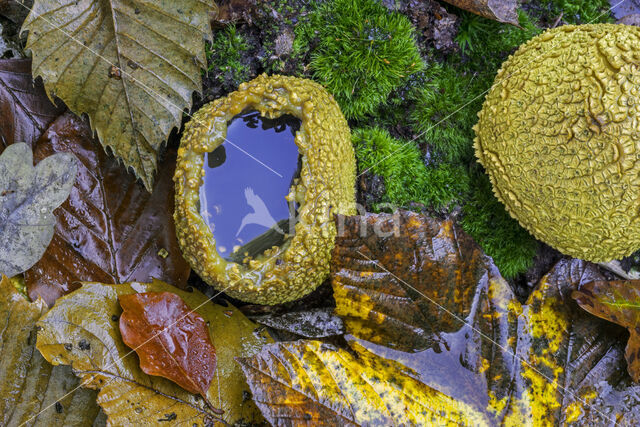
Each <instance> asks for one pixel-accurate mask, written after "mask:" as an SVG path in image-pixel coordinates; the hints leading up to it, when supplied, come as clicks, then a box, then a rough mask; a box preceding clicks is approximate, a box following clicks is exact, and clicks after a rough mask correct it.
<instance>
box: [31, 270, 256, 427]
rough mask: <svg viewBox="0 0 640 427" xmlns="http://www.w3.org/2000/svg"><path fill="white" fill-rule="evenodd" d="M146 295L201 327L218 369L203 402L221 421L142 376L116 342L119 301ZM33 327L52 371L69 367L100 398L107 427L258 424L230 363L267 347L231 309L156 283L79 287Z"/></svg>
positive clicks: (166, 384)
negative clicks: (173, 304)
mask: <svg viewBox="0 0 640 427" xmlns="http://www.w3.org/2000/svg"><path fill="white" fill-rule="evenodd" d="M148 292H174V293H175V294H177V295H178V296H179V297H180V298H181V299H182V300H183V301H184V302H185V303H186V304H187V305H188V306H189V307H190V308H191V309H193V310H195V311H196V312H197V313H198V314H199V315H200V316H202V318H204V319H205V320H206V322H207V325H208V332H209V334H210V337H211V339H212V341H213V345H214V346H215V348H216V354H217V362H218V363H217V369H216V371H215V375H214V378H213V381H212V383H211V386H210V387H209V390H208V391H207V400H208V401H209V402H211V404H212V405H214V406H215V407H217V408H220V409H222V410H223V411H224V414H223V415H218V414H216V413H214V412H213V411H212V410H211V409H210V408H209V406H208V405H207V404H206V403H205V402H203V399H202V398H201V397H200V396H197V395H194V394H192V393H189V392H188V391H186V390H184V389H183V388H182V387H180V386H178V385H177V384H175V383H173V382H172V381H169V380H168V379H165V378H162V377H158V376H151V375H147V374H145V373H144V372H143V371H142V370H141V369H140V362H139V359H138V356H137V355H136V354H135V352H133V351H131V349H130V348H129V347H128V346H127V345H126V344H125V343H124V341H123V340H122V335H121V334H120V330H119V326H118V322H119V317H120V315H121V314H122V308H121V307H120V304H119V303H118V298H119V297H121V296H124V295H131V294H135V293H148ZM38 326H40V328H41V329H40V331H39V332H38V343H37V348H38V349H39V350H40V352H41V353H42V355H43V356H44V357H45V358H46V359H47V360H48V361H49V362H51V363H52V364H54V365H70V366H71V368H72V369H73V372H74V373H75V374H76V375H78V376H79V377H80V378H81V379H82V381H83V384H84V385H85V386H87V387H90V388H94V389H97V390H99V392H98V398H97V401H98V404H99V405H100V406H101V407H102V409H103V411H104V412H105V414H106V415H107V419H108V423H109V424H111V425H146V424H157V423H158V421H173V422H174V423H176V424H185V425H188V426H192V425H200V426H201V425H208V424H209V423H210V422H215V421H216V420H217V421H222V420H224V421H225V422H227V423H230V424H233V423H236V422H240V421H241V420H242V421H244V422H247V423H260V422H261V421H262V417H261V416H260V413H259V411H258V409H257V408H256V406H255V404H254V403H253V401H252V400H251V399H246V398H245V396H246V393H248V387H247V385H246V383H245V382H244V379H243V378H242V371H241V369H240V367H239V366H238V365H237V364H236V363H235V361H234V357H250V356H252V355H253V354H255V353H257V352H258V351H260V348H261V347H262V345H263V344H264V343H265V342H267V341H268V340H267V338H265V337H263V336H260V335H258V334H257V333H255V330H256V325H255V324H254V323H252V322H251V321H249V320H248V319H247V318H246V317H244V316H243V315H242V313H240V312H239V311H238V310H237V309H236V308H235V307H232V306H228V307H222V306H220V305H217V304H214V303H212V302H210V301H209V300H208V299H207V298H206V297H205V296H204V295H203V294H201V293H200V292H198V291H195V290H191V291H183V290H180V289H176V288H173V287H171V286H169V285H167V284H166V283H163V282H160V281H154V282H153V283H136V282H132V283H125V284H121V285H105V284H101V283H83V284H82V287H81V288H80V289H78V290H76V291H74V292H72V293H71V294H69V295H66V296H63V297H61V298H59V299H58V300H57V301H56V304H55V306H54V307H53V308H52V309H51V310H50V311H49V312H48V313H47V314H46V315H45V316H43V317H42V318H41V319H40V321H39V322H38Z"/></svg>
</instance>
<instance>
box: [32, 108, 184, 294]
mask: <svg viewBox="0 0 640 427" xmlns="http://www.w3.org/2000/svg"><path fill="white" fill-rule="evenodd" d="M59 152H68V153H73V154H74V155H75V156H76V157H77V158H78V160H79V166H78V177H77V179H76V183H75V185H74V186H73V189H72V191H71V196H70V197H69V199H68V200H67V201H66V202H65V203H64V204H63V205H62V206H61V207H60V208H59V209H57V210H56V211H55V215H56V217H57V218H58V223H57V225H56V230H55V234H54V236H53V240H52V242H51V245H49V248H48V249H47V251H46V252H45V254H44V256H43V257H42V259H41V260H40V261H39V262H38V263H37V264H36V265H35V266H34V267H33V268H32V269H30V270H29V271H27V273H26V274H25V276H26V282H27V286H28V291H29V296H30V297H31V299H36V298H37V297H38V296H41V297H42V298H44V300H45V301H46V303H47V304H48V305H49V306H52V305H53V303H54V301H55V300H56V298H58V297H60V296H61V295H64V294H65V293H68V292H71V291H72V290H74V289H76V288H77V287H78V286H79V285H78V284H77V282H80V281H84V282H87V281H98V282H103V283H125V282H129V281H140V282H148V281H151V280H152V278H157V279H160V280H163V281H166V282H168V283H171V284H172V285H175V286H178V287H184V286H186V282H187V279H188V277H189V270H190V269H189V265H188V264H187V262H186V261H185V260H184V258H183V257H182V253H181V252H180V249H179V248H178V241H177V239H176V234H175V227H174V224H173V204H174V201H173V198H174V189H173V180H172V177H173V171H174V168H175V156H176V153H175V151H172V150H169V151H168V152H167V153H166V159H165V160H164V161H163V162H162V163H161V167H160V171H159V175H158V179H157V180H156V183H155V185H154V190H153V193H151V194H150V193H148V192H147V191H146V190H145V189H144V188H143V187H142V185H140V183H138V182H137V181H136V179H135V177H134V176H133V175H132V174H129V173H127V171H126V170H124V169H123V168H122V167H121V166H120V165H118V163H117V161H116V160H115V159H113V158H110V157H109V156H107V155H106V153H105V152H104V150H103V149H102V148H101V147H100V145H99V144H98V143H97V142H95V141H94V140H93V139H92V138H91V132H90V130H89V127H88V126H87V125H86V123H85V122H83V121H82V120H80V119H79V118H77V117H76V116H74V115H73V114H71V113H67V114H65V115H63V116H61V117H59V118H58V119H57V120H56V121H55V122H54V123H53V124H52V125H51V126H50V127H49V129H47V131H46V132H45V134H44V135H43V136H42V138H41V139H40V140H39V141H38V143H37V144H36V148H35V153H34V156H35V157H36V159H40V158H44V157H46V156H49V155H50V154H52V153H59Z"/></svg>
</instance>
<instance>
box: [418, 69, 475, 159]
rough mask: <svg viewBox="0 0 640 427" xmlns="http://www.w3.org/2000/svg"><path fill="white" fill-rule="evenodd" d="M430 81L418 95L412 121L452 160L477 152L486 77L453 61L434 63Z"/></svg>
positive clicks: (421, 133) (469, 156) (425, 139)
mask: <svg viewBox="0 0 640 427" xmlns="http://www.w3.org/2000/svg"><path fill="white" fill-rule="evenodd" d="M427 76H428V80H427V83H426V84H425V85H424V86H423V87H422V88H421V89H420V90H419V91H417V92H416V93H415V94H414V95H413V98H414V101H415V104H414V109H413V111H412V112H411V113H410V115H409V121H410V123H411V125H412V127H413V129H414V131H415V132H416V134H418V135H420V137H419V138H418V139H419V140H420V141H424V142H426V143H427V144H429V145H430V146H432V147H434V148H435V149H436V150H437V151H438V152H439V153H440V154H442V155H443V157H444V158H445V159H447V160H448V161H459V160H461V159H470V158H471V157H472V155H473V137H474V136H473V129H472V127H473V125H474V124H475V123H476V121H477V116H476V114H477V112H478V111H480V109H481V108H482V101H483V98H484V96H483V91H484V90H485V86H486V84H487V82H486V81H482V79H480V78H478V77H477V76H476V75H473V74H471V73H464V74H463V73H461V72H460V71H458V70H456V69H455V68H454V67H452V66H450V65H434V66H432V67H430V69H429V70H428V72H427Z"/></svg>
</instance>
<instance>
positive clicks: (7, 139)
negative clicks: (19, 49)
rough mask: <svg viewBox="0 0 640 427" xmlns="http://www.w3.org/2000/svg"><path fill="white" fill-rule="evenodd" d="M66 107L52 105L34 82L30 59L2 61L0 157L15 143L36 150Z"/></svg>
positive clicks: (0, 74) (0, 76)
mask: <svg viewBox="0 0 640 427" xmlns="http://www.w3.org/2000/svg"><path fill="white" fill-rule="evenodd" d="M64 109H65V107H64V106H62V105H61V106H60V107H56V106H55V105H54V104H52V103H51V101H50V100H49V98H47V94H46V93H45V91H44V88H43V87H42V83H41V82H40V81H36V82H33V80H32V79H31V60H30V59H0V117H2V126H0V153H2V151H3V150H4V149H5V147H7V146H8V145H11V144H13V143H14V142H26V143H27V144H28V145H29V146H30V147H32V146H33V145H34V144H35V143H36V141H37V140H38V138H39V137H40V135H42V133H43V132H44V131H45V129H46V128H47V126H49V124H50V123H51V122H52V121H53V120H54V119H55V118H56V117H58V116H59V115H60V114H62V112H63V111H64Z"/></svg>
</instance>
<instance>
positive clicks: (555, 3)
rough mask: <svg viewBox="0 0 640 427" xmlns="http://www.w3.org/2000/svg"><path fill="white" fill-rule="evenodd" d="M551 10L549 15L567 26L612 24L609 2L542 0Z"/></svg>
mask: <svg viewBox="0 0 640 427" xmlns="http://www.w3.org/2000/svg"><path fill="white" fill-rule="evenodd" d="M541 3H542V4H543V5H544V6H547V7H550V8H551V15H555V16H560V14H561V13H562V19H563V20H564V21H565V22H567V23H569V24H597V23H607V22H614V19H613V17H612V16H611V13H610V12H609V9H610V7H611V4H610V3H609V0H542V2H541Z"/></svg>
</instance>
